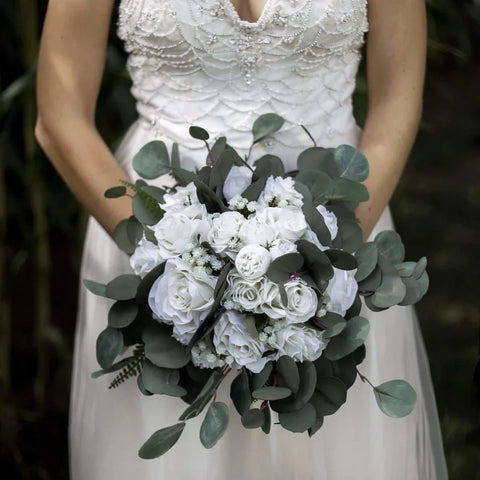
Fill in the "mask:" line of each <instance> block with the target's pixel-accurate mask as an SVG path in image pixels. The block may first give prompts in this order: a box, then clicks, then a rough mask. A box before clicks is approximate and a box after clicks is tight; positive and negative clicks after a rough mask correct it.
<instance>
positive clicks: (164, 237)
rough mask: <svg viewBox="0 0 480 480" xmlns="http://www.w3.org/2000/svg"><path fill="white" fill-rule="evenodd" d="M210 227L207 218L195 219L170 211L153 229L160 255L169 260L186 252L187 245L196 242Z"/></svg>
mask: <svg viewBox="0 0 480 480" xmlns="http://www.w3.org/2000/svg"><path fill="white" fill-rule="evenodd" d="M209 228H210V224H209V222H208V220H207V219H203V220H195V219H191V218H188V217H187V216H186V215H184V214H183V213H174V212H172V213H170V212H168V213H166V214H165V215H164V217H163V218H162V219H161V220H160V221H159V222H158V223H157V224H156V225H154V226H153V227H152V230H153V233H154V234H155V238H156V239H157V242H158V247H157V248H158V250H159V251H160V255H162V257H163V258H164V259H165V260H167V259H168V258H173V257H176V256H178V255H181V254H182V253H184V252H185V250H186V247H187V245H189V244H191V243H196V240H197V237H198V236H201V237H203V236H204V235H205V234H206V233H207V232H208V230H209Z"/></svg>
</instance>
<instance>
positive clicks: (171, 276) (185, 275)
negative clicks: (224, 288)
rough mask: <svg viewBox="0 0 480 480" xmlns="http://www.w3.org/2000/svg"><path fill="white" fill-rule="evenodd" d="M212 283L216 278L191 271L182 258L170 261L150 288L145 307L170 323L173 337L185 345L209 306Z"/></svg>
mask: <svg viewBox="0 0 480 480" xmlns="http://www.w3.org/2000/svg"><path fill="white" fill-rule="evenodd" d="M216 283H217V278H216V277H214V276H212V275H207V274H206V273H201V272H193V271H192V270H191V268H190V267H189V266H188V265H187V264H186V263H185V262H184V261H183V260H182V259H180V258H172V259H170V260H167V262H166V264H165V272H164V273H163V274H162V275H160V277H158V278H157V280H156V281H155V282H154V284H153V285H152V288H151V289H150V293H149V295H148V304H149V306H150V308H151V309H152V312H153V313H154V314H155V315H157V316H158V317H159V318H161V319H162V322H163V323H167V324H173V326H174V327H173V336H174V337H175V338H176V339H177V340H178V341H179V342H181V343H183V344H187V343H188V342H189V341H190V340H191V338H192V336H193V334H194V332H195V331H196V330H197V328H198V326H199V325H200V323H201V322H202V320H204V319H205V317H206V316H207V315H208V314H209V312H210V310H211V308H212V306H213V293H214V290H215V285H216Z"/></svg>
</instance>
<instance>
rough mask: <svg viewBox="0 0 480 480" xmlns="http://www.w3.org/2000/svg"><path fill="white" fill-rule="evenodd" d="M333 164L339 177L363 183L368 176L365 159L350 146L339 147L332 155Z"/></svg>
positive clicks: (367, 166)
mask: <svg viewBox="0 0 480 480" xmlns="http://www.w3.org/2000/svg"><path fill="white" fill-rule="evenodd" d="M334 158H335V163H336V164H337V167H338V169H339V171H340V176H341V177H344V178H348V179H349V180H353V181H355V182H363V181H364V180H366V178H367V177H368V174H369V165H368V161H367V158H366V157H365V155H363V153H362V152H360V151H359V150H357V149H356V148H355V147H352V146H351V145H339V146H338V147H337V148H336V149H335V153H334Z"/></svg>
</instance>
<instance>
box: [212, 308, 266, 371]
mask: <svg viewBox="0 0 480 480" xmlns="http://www.w3.org/2000/svg"><path fill="white" fill-rule="evenodd" d="M213 344H214V345H215V349H216V350H217V353H218V354H220V355H230V356H232V357H233V359H234V362H233V363H232V364H231V367H232V368H233V369H235V370H239V369H240V368H242V367H246V368H248V369H249V370H250V371H252V372H254V373H258V372H260V371H261V370H262V369H263V367H264V366H265V364H266V363H267V362H268V361H269V358H268V357H262V355H263V353H264V352H265V350H266V346H265V344H264V343H263V342H261V341H260V339H259V338H258V332H257V329H256V327H255V317H254V316H253V315H243V314H241V313H238V312H235V311H233V310H229V311H226V312H224V313H223V314H222V315H221V316H220V319H219V320H218V322H217V324H216V325H215V329H214V335H213Z"/></svg>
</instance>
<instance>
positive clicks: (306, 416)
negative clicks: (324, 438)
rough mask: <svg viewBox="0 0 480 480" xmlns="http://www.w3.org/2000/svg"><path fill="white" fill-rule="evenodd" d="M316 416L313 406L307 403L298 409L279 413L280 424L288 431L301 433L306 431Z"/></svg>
mask: <svg viewBox="0 0 480 480" xmlns="http://www.w3.org/2000/svg"><path fill="white" fill-rule="evenodd" d="M316 418H317V415H316V412H315V408H314V407H313V405H312V404H310V403H307V404H306V405H304V406H303V407H302V408H301V409H300V410H298V411H295V412H289V413H279V414H278V420H279V422H280V425H282V427H283V428H285V429H286V430H289V431H290V432H296V433H302V432H305V431H307V430H308V429H309V428H310V427H311V426H312V425H313V424H314V423H315V420H316Z"/></svg>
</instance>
